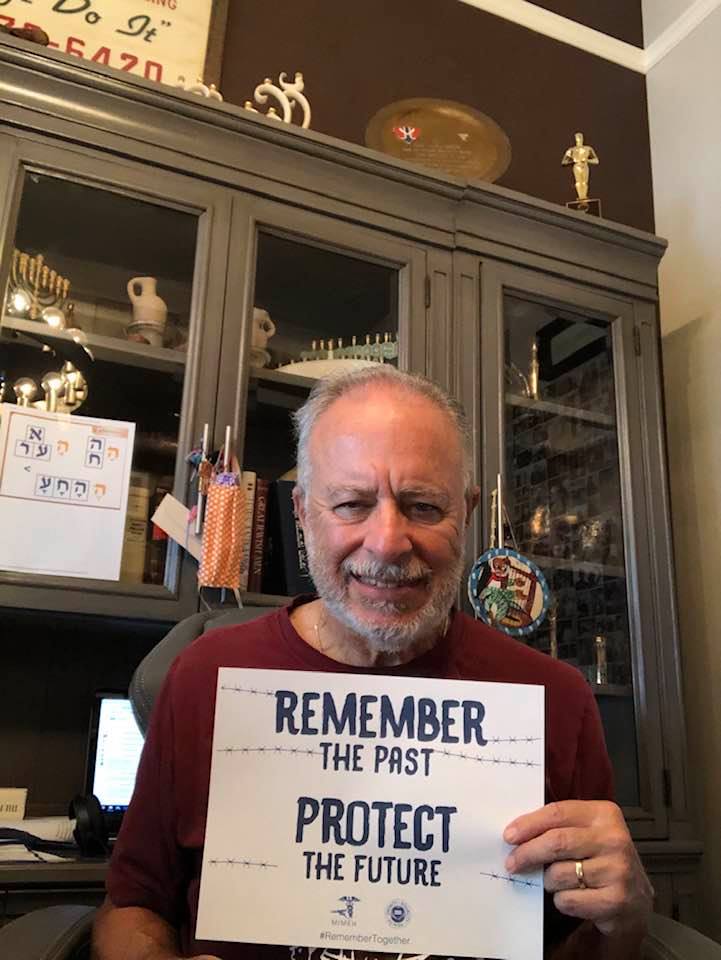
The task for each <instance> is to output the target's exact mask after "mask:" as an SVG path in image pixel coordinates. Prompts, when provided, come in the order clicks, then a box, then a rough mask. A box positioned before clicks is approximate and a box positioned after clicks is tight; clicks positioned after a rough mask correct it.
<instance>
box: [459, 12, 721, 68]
mask: <svg viewBox="0 0 721 960" xmlns="http://www.w3.org/2000/svg"><path fill="white" fill-rule="evenodd" d="M461 2H462V3H466V4H468V5H469V6H471V7H476V8H477V9H478V10H483V11H485V12H486V13H492V14H494V15H495V16H497V17H503V19H504V20H510V21H512V22H513V23H517V24H518V25H519V26H521V27H526V28H527V29H528V30H534V31H535V32H536V33H541V34H543V35H544V36H546V37H550V38H551V39H553V40H559V41H560V42H561V43H567V44H569V45H570V46H572V47H578V49H580V50H585V51H586V53H591V54H594V55H595V56H597V57H603V59H604V60H610V61H611V62H612V63H617V64H618V65H619V66H621V67H626V68H627V69H628V70H635V71H636V72H637V73H645V72H646V59H645V51H644V50H642V49H641V48H640V47H635V46H634V45H633V44H632V43H625V42H624V41H623V40H617V39H616V38H615V37H609V36H608V34H605V33H602V32H601V31H600V30H593V29H592V28H591V27H586V26H584V25H583V24H582V23H576V21H575V20H569V19H568V17H562V16H561V15H560V14H558V13H552V12H551V11H550V10H545V9H544V8H543V7H539V6H537V5H536V4H535V3H529V2H528V0H461ZM717 2H721V0H717Z"/></svg>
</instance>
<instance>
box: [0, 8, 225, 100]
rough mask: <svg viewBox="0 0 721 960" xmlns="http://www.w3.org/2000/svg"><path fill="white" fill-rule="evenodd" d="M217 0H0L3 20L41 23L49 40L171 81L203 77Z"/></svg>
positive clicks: (8, 23)
mask: <svg viewBox="0 0 721 960" xmlns="http://www.w3.org/2000/svg"><path fill="white" fill-rule="evenodd" d="M212 7H213V0H0V24H2V25H4V26H9V27H26V26H34V27H40V28H41V29H42V30H44V31H45V32H46V33H47V34H48V35H49V37H50V46H51V47H53V48H55V49H57V50H62V51H63V52H64V53H69V54H71V55H72V56H76V57H80V58H81V59H85V60H90V61H91V62H93V63H102V64H104V65H105V66H109V67H116V68H117V69H119V70H124V71H126V72H127V73H132V74H135V75H137V76H141V77H145V78H146V79H148V80H156V81H158V82H159V83H168V84H170V85H171V86H173V85H175V84H177V83H178V80H179V78H180V77H182V78H184V79H185V80H188V81H191V82H194V81H195V80H197V79H199V78H202V76H203V69H204V65H205V56H206V50H207V46H208V31H209V29H210V19H211V12H212Z"/></svg>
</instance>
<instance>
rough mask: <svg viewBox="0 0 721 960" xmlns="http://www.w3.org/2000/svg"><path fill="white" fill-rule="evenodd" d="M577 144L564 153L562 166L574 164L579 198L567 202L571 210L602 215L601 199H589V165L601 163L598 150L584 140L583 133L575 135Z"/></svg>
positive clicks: (597, 215) (574, 178) (574, 175)
mask: <svg viewBox="0 0 721 960" xmlns="http://www.w3.org/2000/svg"><path fill="white" fill-rule="evenodd" d="M574 139H575V141H576V142H575V145H574V146H572V147H569V148H568V150H566V152H565V153H564V155H563V158H562V160H561V166H563V167H568V166H570V165H571V164H573V180H574V183H575V186H576V196H577V197H578V199H577V200H572V201H570V202H569V203H567V204H566V206H567V207H570V209H571V210H580V211H581V213H590V214H593V216H596V217H600V216H601V201H600V200H589V198H588V182H589V180H590V171H589V169H588V168H589V166H590V165H591V164H593V166H598V164H599V163H600V161H599V159H598V155H597V154H596V151H595V150H594V149H593V147H592V146H590V145H589V144H587V143H584V142H583V134H582V133H577V134H576V135H575V138H574Z"/></svg>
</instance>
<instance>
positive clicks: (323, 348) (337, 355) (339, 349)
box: [300, 333, 398, 363]
mask: <svg viewBox="0 0 721 960" xmlns="http://www.w3.org/2000/svg"><path fill="white" fill-rule="evenodd" d="M397 357H398V340H397V338H396V339H395V340H392V339H391V334H390V333H384V334H383V340H381V334H380V333H376V334H373V340H372V341H371V334H370V333H366V335H365V342H364V343H359V342H358V337H355V336H354V337H351V342H350V344H344V343H343V337H338V339H335V338H333V337H331V339H329V340H328V341H327V342H326V341H325V340H320V341H318V340H313V342H312V343H311V348H310V350H301V353H300V359H301V360H375V361H377V362H378V363H385V362H386V361H388V360H395V359H396V358H397Z"/></svg>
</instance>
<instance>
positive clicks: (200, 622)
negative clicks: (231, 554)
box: [128, 607, 271, 735]
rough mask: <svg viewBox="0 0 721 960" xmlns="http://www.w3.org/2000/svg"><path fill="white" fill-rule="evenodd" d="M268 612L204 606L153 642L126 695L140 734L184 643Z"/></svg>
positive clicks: (268, 611)
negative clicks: (202, 609) (201, 609)
mask: <svg viewBox="0 0 721 960" xmlns="http://www.w3.org/2000/svg"><path fill="white" fill-rule="evenodd" d="M270 612H271V608H270V607H241V608H240V609H237V610H204V611H203V612H202V613H194V614H193V615H192V616H190V617H186V618H185V619H184V620H181V621H180V622H179V623H176V625H175V626H174V627H173V629H172V630H171V631H170V632H169V633H167V634H166V635H165V636H164V637H163V639H162V640H161V641H160V643H158V644H156V646H154V647H153V649H152V650H151V651H150V653H148V654H147V655H146V656H145V657H144V658H143V660H141V661H140V663H139V664H138V666H137V667H136V669H135V673H134V674H133V677H132V679H131V681H130V686H129V688H128V696H129V697H130V703H131V706H132V708H133V713H134V714H135V719H136V720H137V723H138V726H139V727H140V729H141V731H142V733H143V735H145V732H146V730H147V729H148V723H149V721H150V714H151V712H152V709H153V704H154V703H155V698H156V696H157V694H158V691H159V690H160V687H161V686H162V683H163V680H164V679H165V675H166V673H167V672H168V669H169V667H170V664H171V663H172V662H173V660H175V658H176V657H177V655H178V654H179V653H180V651H181V650H183V649H185V647H187V646H189V645H190V644H191V643H192V642H193V641H194V640H196V639H197V638H198V637H199V636H200V635H201V634H202V633H205V632H206V631H207V630H211V629H215V627H227V626H232V625H233V624H235V623H246V622H247V621H248V620H255V619H256V618H257V617H262V616H265V615H266V614H268V613H270Z"/></svg>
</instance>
